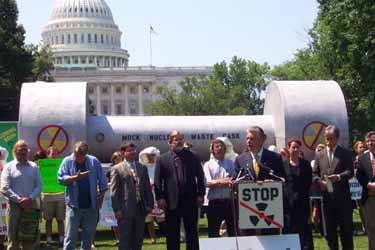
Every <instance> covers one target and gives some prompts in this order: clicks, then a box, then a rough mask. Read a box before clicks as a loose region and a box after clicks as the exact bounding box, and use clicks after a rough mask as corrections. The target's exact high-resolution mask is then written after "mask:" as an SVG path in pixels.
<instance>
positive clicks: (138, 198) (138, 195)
mask: <svg viewBox="0 0 375 250" xmlns="http://www.w3.org/2000/svg"><path fill="white" fill-rule="evenodd" d="M130 171H131V172H132V175H133V178H134V181H135V189H136V190H135V200H136V202H137V204H138V203H139V202H140V201H141V190H140V186H139V178H138V176H137V172H136V168H135V164H134V162H131V163H130Z"/></svg>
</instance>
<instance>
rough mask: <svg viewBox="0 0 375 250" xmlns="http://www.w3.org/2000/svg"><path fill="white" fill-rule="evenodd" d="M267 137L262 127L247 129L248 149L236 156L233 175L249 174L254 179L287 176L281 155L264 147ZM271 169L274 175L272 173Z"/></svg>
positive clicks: (272, 178) (271, 178) (261, 179)
mask: <svg viewBox="0 0 375 250" xmlns="http://www.w3.org/2000/svg"><path fill="white" fill-rule="evenodd" d="M266 138H267V136H266V134H265V133H264V131H263V129H262V128H261V127H258V126H253V127H250V128H248V129H247V135H246V146H247V149H246V151H245V152H243V153H242V154H240V155H239V156H238V157H237V158H236V160H235V163H234V164H235V172H234V175H233V177H241V176H243V175H248V176H247V179H249V180H252V181H264V180H266V179H270V180H280V178H277V177H276V176H279V177H282V178H285V171H284V168H283V162H282V160H281V156H280V155H278V154H276V153H275V152H272V151H270V150H267V149H266V148H264V147H263V144H264V142H265V140H266ZM271 170H272V173H273V174H274V175H271V174H270V173H271Z"/></svg>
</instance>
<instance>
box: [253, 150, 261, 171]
mask: <svg viewBox="0 0 375 250" xmlns="http://www.w3.org/2000/svg"><path fill="white" fill-rule="evenodd" d="M253 169H254V172H255V176H256V177H258V175H259V170H260V168H259V155H258V154H255V155H254V160H253Z"/></svg>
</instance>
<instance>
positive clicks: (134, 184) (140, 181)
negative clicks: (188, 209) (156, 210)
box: [111, 143, 154, 250]
mask: <svg viewBox="0 0 375 250" xmlns="http://www.w3.org/2000/svg"><path fill="white" fill-rule="evenodd" d="M121 151H122V152H123V154H124V158H125V159H124V161H123V162H121V163H119V164H117V165H115V166H114V167H112V170H111V200H112V208H113V211H114V213H115V216H116V219H117V224H118V226H119V229H120V243H119V247H118V249H119V250H141V249H142V242H143V232H144V227H145V217H146V215H147V214H148V213H149V212H151V209H152V208H153V207H154V199H153V196H152V192H151V185H150V179H149V176H148V172H147V169H146V167H145V166H143V165H142V164H140V163H139V162H137V161H136V160H135V159H136V149H135V145H134V144H132V143H125V144H123V145H122V146H121Z"/></svg>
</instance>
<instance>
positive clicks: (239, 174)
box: [232, 168, 243, 181]
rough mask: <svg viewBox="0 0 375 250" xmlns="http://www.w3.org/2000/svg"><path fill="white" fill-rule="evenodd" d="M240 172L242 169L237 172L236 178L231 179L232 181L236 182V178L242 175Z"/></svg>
mask: <svg viewBox="0 0 375 250" xmlns="http://www.w3.org/2000/svg"><path fill="white" fill-rule="evenodd" d="M242 171H243V168H241V169H240V171H238V174H237V176H236V178H234V179H232V180H233V181H236V180H238V178H240V176H241V175H242Z"/></svg>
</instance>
